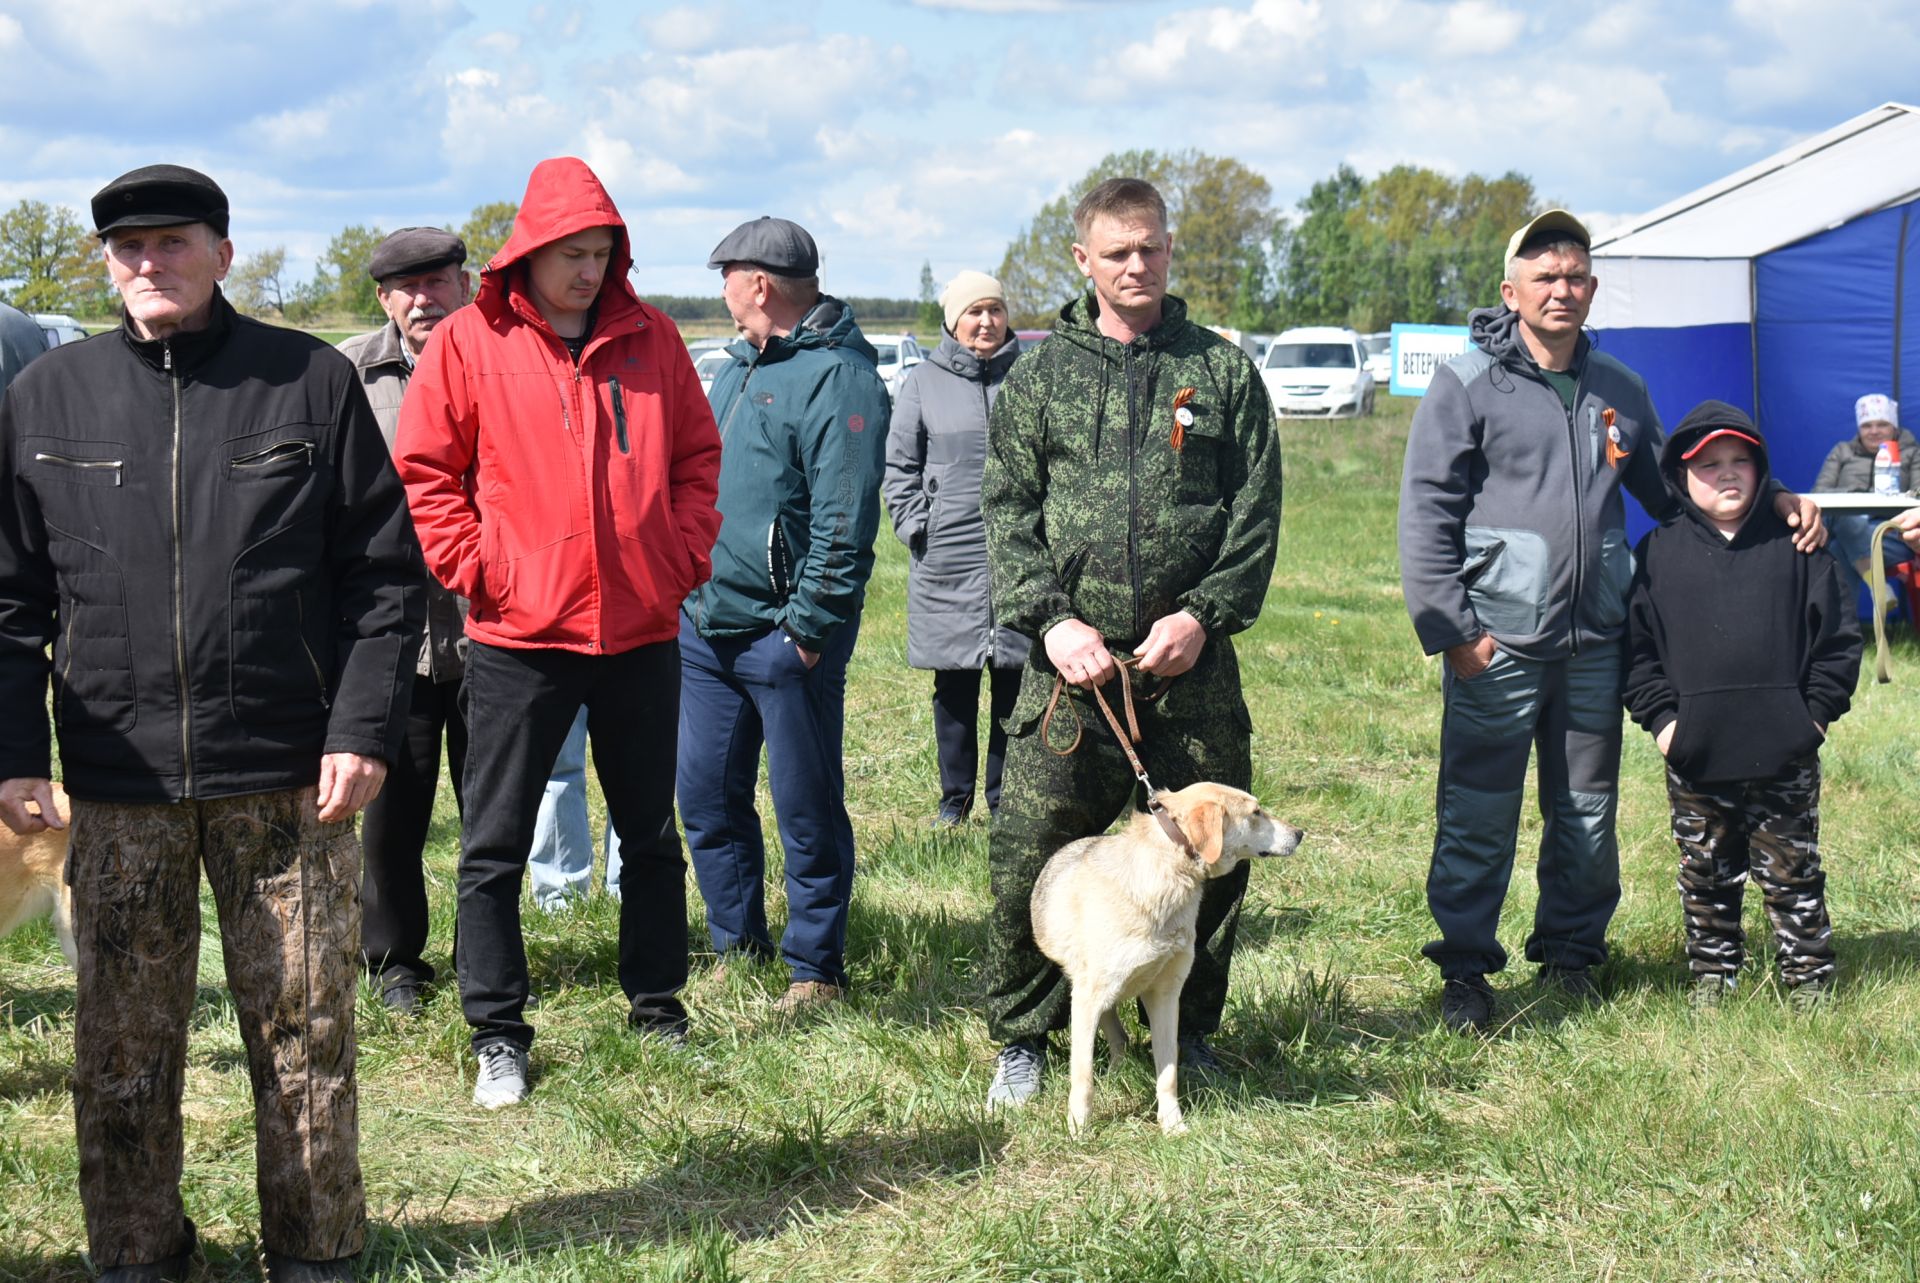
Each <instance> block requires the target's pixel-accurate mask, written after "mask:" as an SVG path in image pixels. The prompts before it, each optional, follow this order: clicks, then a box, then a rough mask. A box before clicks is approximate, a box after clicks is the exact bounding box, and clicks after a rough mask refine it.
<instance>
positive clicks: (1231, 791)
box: [1033, 784, 1300, 1134]
mask: <svg viewBox="0 0 1920 1283" xmlns="http://www.w3.org/2000/svg"><path fill="white" fill-rule="evenodd" d="M1154 801H1155V802H1156V803H1157V804H1158V805H1159V806H1161V807H1162V808H1164V809H1165V811H1166V812H1167V814H1168V815H1169V816H1171V817H1172V819H1173V821H1174V822H1175V824H1176V825H1178V827H1179V829H1180V830H1181V832H1182V833H1183V834H1184V835H1185V837H1186V840H1187V843H1188V845H1187V846H1186V847H1185V848H1184V849H1183V848H1182V847H1180V846H1179V845H1177V844H1176V843H1175V841H1174V839H1173V838H1172V836H1171V835H1170V834H1168V833H1167V832H1166V830H1165V829H1164V828H1163V827H1162V826H1161V824H1160V822H1159V821H1158V820H1157V819H1156V818H1154V816H1153V815H1152V814H1150V813H1149V814H1143V815H1137V816H1135V817H1134V819H1133V822H1132V823H1131V824H1130V825H1129V826H1128V827H1127V828H1126V829H1125V830H1124V831H1123V832H1120V833H1116V834H1114V835H1112V836H1110V837H1094V838H1081V839H1080V840H1079V841H1077V842H1069V843H1068V844H1067V845H1065V846H1063V847H1061V848H1060V849H1059V850H1058V851H1056V852H1055V853H1054V855H1053V858H1052V859H1050V860H1048V861H1047V865H1046V867H1045V868H1044V869H1042V870H1041V871H1040V879H1039V881H1037V882H1035V883H1034V886H1033V937H1034V941H1035V943H1037V944H1038V945H1039V946H1040V951H1041V952H1042V953H1044V954H1046V955H1047V956H1048V957H1049V958H1051V959H1053V960H1054V961H1055V962H1056V963H1058V964H1059V965H1060V970H1061V971H1062V972H1064V973H1065V974H1066V977H1067V979H1068V981H1069V982H1071V983H1072V985H1073V1057H1072V1091H1071V1093H1070V1094H1069V1096H1068V1099H1067V1125H1068V1126H1069V1127H1070V1128H1071V1129H1072V1130H1073V1131H1074V1132H1075V1133H1076V1134H1077V1133H1078V1132H1079V1131H1080V1130H1081V1128H1083V1127H1085V1126H1086V1122H1087V1112H1088V1110H1089V1108H1090V1107H1091V1105H1092V1102H1093V1034H1094V1029H1095V1027H1096V1026H1097V1027H1098V1028H1099V1030H1100V1032H1101V1033H1103V1034H1105V1035H1106V1039H1107V1049H1108V1052H1109V1053H1110V1055H1111V1056H1112V1059H1113V1063H1115V1064H1116V1065H1117V1064H1118V1063H1119V1062H1120V1059H1121V1057H1122V1056H1124V1055H1125V1054H1126V1049H1127V1039H1126V1034H1125V1033H1124V1032H1123V1031H1122V1030H1121V1027H1120V1019H1119V1017H1118V1016H1116V1015H1115V1014H1114V1008H1115V1007H1116V1006H1117V1005H1118V1004H1120V1003H1122V1002H1124V1001H1126V1000H1127V999H1128V998H1134V997H1138V998H1139V999H1141V1001H1142V1002H1144V1003H1145V1004H1146V1009H1147V1023H1148V1025H1149V1026H1150V1027H1151V1028H1152V1030H1153V1066H1154V1074H1155V1079H1156V1082H1155V1087H1156V1092H1157V1096H1158V1100H1159V1117H1160V1127H1161V1130H1162V1131H1164V1132H1167V1133H1169V1134H1174V1133H1178V1132H1182V1131H1185V1130H1186V1124H1185V1123H1184V1122H1182V1121H1181V1117H1180V1100H1179V1096H1178V1092H1177V1082H1176V1077H1177V1061H1178V1059H1179V1042H1178V1040H1179V1021H1180V989H1181V986H1182V985H1184V984H1185V983H1186V980H1187V972H1188V971H1190V970H1191V969H1192V968H1193V946H1194V923H1195V920H1196V919H1197V918H1198V917H1199V914H1200V891H1201V888H1202V886H1203V885H1204V884H1205V883H1206V881H1207V880H1208V879H1209V878H1217V877H1221V876H1222V875H1224V874H1226V873H1229V872H1231V871H1232V870H1233V869H1234V868H1236V867H1238V865H1239V863H1240V861H1241V860H1243V859H1246V858H1250V857H1253V856H1262V855H1291V854H1293V850H1294V848H1295V847H1297V846H1299V845H1300V830H1299V829H1296V828H1294V827H1292V826H1291V825H1287V824H1282V823H1281V822H1280V821H1278V820H1276V819H1274V818H1273V817H1272V816H1271V815H1268V814H1267V813H1266V811H1265V810H1263V809H1261V806H1260V802H1259V800H1258V799H1257V798H1255V797H1254V796H1253V795H1252V794H1250V793H1243V792H1241V791H1240V790H1239V789H1235V788H1228V787H1226V786H1225V785H1221V784H1195V785H1192V786H1190V787H1188V788H1184V789H1181V790H1180V791H1179V792H1177V793H1168V792H1165V791H1160V792H1156V793H1155V794H1154Z"/></svg>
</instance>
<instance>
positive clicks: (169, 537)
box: [0, 165, 422, 1283]
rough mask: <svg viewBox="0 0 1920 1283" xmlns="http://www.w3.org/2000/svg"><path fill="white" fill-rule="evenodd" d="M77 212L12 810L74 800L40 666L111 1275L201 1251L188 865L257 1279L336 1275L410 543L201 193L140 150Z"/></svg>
mask: <svg viewBox="0 0 1920 1283" xmlns="http://www.w3.org/2000/svg"><path fill="white" fill-rule="evenodd" d="M93 216H94V221H95V223H96V225H97V226H98V228H99V232H98V234H99V236H100V237H101V238H102V240H103V241H104V242H105V247H106V265H107V270H108V272H109V273H110V274H111V276H112V278H113V281H114V284H115V285H116V286H117V287H118V288H119V290H120V294H121V298H122V300H123V302H124V304H125V319H124V322H123V324H122V327H121V330H120V332H119V333H118V334H115V335H106V336H101V337H98V338H95V339H93V340H91V341H89V342H86V343H80V344H74V345H71V346H63V347H61V348H59V349H56V350H55V351H53V352H50V353H48V354H47V355H46V356H44V357H42V358H40V359H39V360H37V361H36V362H34V364H33V365H32V366H31V367H30V368H28V369H27V370H26V371H24V372H23V373H22V374H21V375H20V377H19V378H18V379H16V380H15V381H14V383H13V386H12V387H11V388H10V389H9V390H8V393H7V396H6V400H5V402H4V403H3V404H0V494H3V495H4V501H0V820H3V821H4V822H5V823H6V824H7V826H8V827H9V828H11V829H13V830H14V831H15V832H16V833H27V832H32V831H36V830H38V829H42V828H46V827H49V826H51V827H55V828H58V827H60V825H61V821H60V819H59V816H58V814H57V813H56V811H55V809H54V805H53V800H52V794H51V790H50V786H49V784H48V776H49V774H50V757H51V743H50V738H49V735H48V729H47V719H46V715H45V712H44V710H45V707H46V694H47V683H48V680H49V677H51V679H52V683H53V701H54V703H53V712H54V722H55V725H56V727H57V729H58V732H59V739H60V755H61V764H62V767H63V774H64V778H65V784H66V789H67V793H68V795H69V797H70V798H71V799H72V810H73V814H72V836H71V854H70V856H69V864H68V868H69V877H70V880H71V882H72V885H73V898H74V935H75V939H76V943H77V945H78V950H79V966H78V971H79V978H78V986H77V990H78V996H77V1003H76V1009H75V1015H74V1074H73V1084H74V1093H73V1094H74V1118H75V1123H76V1126H77V1129H78V1132H79V1148H80V1195H81V1202H82V1205H83V1206H84V1208H85V1211H86V1220H87V1236H88V1240H89V1243H90V1247H91V1252H92V1256H93V1260H94V1263H95V1264H96V1265H98V1266H100V1267H102V1268H103V1269H104V1270H105V1273H104V1274H103V1275H102V1276H101V1277H102V1278H104V1279H117V1280H122V1281H123V1283H124V1281H126V1280H147V1279H165V1278H176V1277H183V1276H184V1275H185V1273H186V1272H187V1271H188V1270H189V1269H190V1268H191V1256H192V1253H193V1249H194V1230H193V1223H192V1222H191V1221H189V1220H188V1219H187V1217H186V1214H185V1209H184V1207H183V1205H182V1203H181V1199H180V1174H181V1124H180V1098H181V1093H182V1089H183V1085H184V1079H185V1071H186V1044H187V1026H188V1020H189V1017H190V1015H191V1013H192V1010H193V998H194V979H195V964H196V954H197V952H198V947H199V939H200V923H199V918H200V914H199V869H200V867H201V866H202V865H203V864H204V866H205V867H206V870H207V880H208V881H209V882H210V883H211V884H212V887H213V892H214V898H215V902H216V903H217V905H218V908H219V917H220V936H221V943H222V946H223V951H224V954H225V961H226V971H227V981H228V984H229V986H230V988H231V989H232V992H233V1000H234V1006H235V1008H236V1009H237V1011H238V1013H239V1018H240V1030H241V1035H242V1038H243V1039H244V1041H245V1043H246V1048H247V1058H248V1062H249V1065H250V1067H251V1071H252V1078H253V1085H254V1127H255V1133H256V1137H257V1155H258V1164H259V1170H258V1182H259V1187H260V1210H261V1221H262V1224H261V1239H262V1241H263V1243H264V1245H265V1247H266V1251H267V1273H268V1277H269V1278H270V1279H274V1280H281V1281H286V1280H302V1281H305V1280H315V1279H334V1278H348V1277H350V1276H351V1267H350V1264H349V1262H348V1260H347V1258H349V1257H351V1256H353V1255H355V1254H357V1253H358V1252H359V1251H360V1248H361V1246H362V1243H363V1241H364V1238H365V1225H364V1222H365V1196H364V1192H363V1190H362V1186H361V1179H360V1166H359V1156H358V1137H359V1130H358V1122H357V1113H356V1095H355V1086H354V1036H353V1003H354V993H355V988H356V980H357V972H358V969H359V968H358V961H359V960H358V940H359V929H360V918H359V911H358V906H357V903H356V899H355V892H356V890H357V883H358V878H359V864H360V849H359V843H358V841H357V839H356V838H355V836H354V830H353V825H352V823H351V820H352V817H353V816H354V814H355V813H356V812H358V811H359V810H360V809H361V808H362V807H363V806H365V805H366V804H367V802H368V801H369V800H371V799H372V797H373V796H374V795H375V793H377V792H378V791H379V788H380V785H381V782H382V780H383V779H384V777H385V775H386V771H387V764H388V763H389V762H391V761H393V760H394V758H395V757H396V755H397V753H398V752H399V749H400V744H401V738H402V735H403V733H404V730H405V725H406V712H407V708H406V703H407V693H408V689H409V687H410V686H411V684H412V677H413V672H412V669H413V659H414V656H415V655H416V654H417V653H418V649H419V645H420V640H419V637H420V626H421V610H422V607H421V598H420V592H419V589H418V587H417V585H418V584H419V582H420V579H421V567H420V554H419V548H418V545H417V544H416V543H415V541H414V536H413V529H412V525H411V523H410V522H409V520H408V517H407V509H406V502H405V498H404V495H403V493H402V491H401V489H400V483H399V479H398V478H397V477H396V476H395V474H394V472H393V468H392V465H391V464H390V463H389V462H388V458H387V450H386V446H385V444H384V443H383V442H382V441H381V438H380V430H379V427H378V426H377V425H376V423H375V422H374V418H373V414H372V412H371V411H370V410H369V408H368V405H367V398H366V394H365V393H364V392H363V391H362V390H361V388H360V383H359V381H358V379H356V378H355V376H354V371H353V367H352V365H351V364H350V363H349V362H348V361H347V360H346V359H345V358H344V357H342V356H340V355H339V354H338V353H337V352H335V351H333V349H331V348H329V347H328V346H326V345H325V344H323V343H321V342H319V341H317V340H315V339H312V338H309V337H307V336H306V335H303V334H299V333H296V332H294V331H292V330H285V329H278V328H275V327H271V326H266V325H261V324H258V323H256V322H253V321H249V320H246V319H244V318H242V317H240V316H238V315H236V314H235V312H234V311H233V309H232V308H231V307H230V306H229V305H228V304H227V302H226V300H225V299H224V298H222V297H221V295H220V290H219V285H218V283H219V281H220V280H221V279H222V278H223V277H224V276H225V275H226V271H227V268H228V266H229V265H230V264H231V262H232V259H233V243H232V242H231V241H229V240H228V239H227V201H226V196H225V195H224V194H223V193H222V192H221V191H220V189H219V187H218V186H216V185H215V184H214V182H213V181H212V180H211V179H209V178H207V177H206V176H205V175H204V174H199V173H196V172H194V171H193V170H190V169H183V168H181V167H179V166H174V165H152V166H148V167H146V168H143V169H138V170H135V171H133V172H132V173H129V174H126V175H123V176H122V177H120V178H117V179H115V180H114V181H113V182H111V183H109V184H107V186H106V187H104V188H102V189H101V190H100V192H99V193H98V194H97V195H96V196H95V197H94V198H93ZM49 643H51V645H52V648H53V649H52V658H51V664H49V659H48V655H47V650H46V648H47V646H48V644H49Z"/></svg>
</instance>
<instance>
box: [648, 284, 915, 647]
mask: <svg viewBox="0 0 1920 1283" xmlns="http://www.w3.org/2000/svg"><path fill="white" fill-rule="evenodd" d="M727 351H728V352H729V353H730V354H731V355H732V356H733V361H732V363H731V364H729V365H728V366H727V367H726V368H725V369H723V370H721V371H720V373H719V375H718V376H716V377H715V379H714V380H713V389H712V391H710V392H709V393H708V400H710V401H711V402H712V403H713V417H714V419H715V421H716V422H718V423H719V425H720V504H719V506H720V518H721V520H720V537H719V540H718V541H717V542H716V543H715V544H714V546H713V578H711V579H709V580H708V581H707V582H706V583H705V584H703V585H701V586H700V587H699V588H697V589H695V590H694V592H693V593H692V595H690V596H689V597H688V598H687V602H686V611H687V615H688V617H689V618H690V619H692V621H693V626H694V628H695V629H697V630H698V631H699V633H700V635H701V636H703V637H741V636H750V635H752V634H754V633H759V632H764V631H765V630H766V629H767V628H769V627H778V628H780V629H781V630H782V631H783V632H785V633H786V634H787V635H788V636H789V637H791V638H793V640H794V641H795V642H797V643H799V644H800V645H802V646H805V647H806V648H807V649H808V650H819V649H821V648H823V647H824V646H825V645H826V642H827V639H828V638H829V637H831V636H833V634H834V631H835V630H836V629H838V628H839V627H840V625H842V624H844V623H846V622H848V621H849V620H851V619H852V618H853V617H854V616H855V615H857V614H859V612H860V604H861V602H862V600H863V599H864V598H865V596H866V589H867V576H868V575H869V574H871V573H872V571H873V536H874V532H875V531H876V530H878V529H879V526H880V474H881V471H882V465H883V462H884V459H885V455H886V449H887V388H886V384H884V383H882V382H881V381H880V375H879V373H878V371H877V370H875V368H874V364H875V353H874V350H873V346H872V344H870V343H868V342H867V340H866V339H865V338H864V337H863V336H862V335H861V333H860V326H859V325H858V324H857V323H856V322H855V321H854V318H853V310H852V309H851V308H849V307H848V306H847V305H846V304H845V303H843V302H841V301H840V300H839V299H837V298H832V297H828V296H822V297H821V299H820V301H819V303H817V304H816V305H815V306H814V308H813V310H812V311H810V312H808V313H807V315H806V317H805V318H804V319H802V320H801V322H800V324H799V325H798V326H797V327H795V329H794V331H793V333H791V334H786V335H776V336H774V337H773V338H770V339H768V340H767V345H766V347H765V348H764V349H762V350H760V351H755V350H754V348H753V345H752V344H750V343H748V342H747V341H746V340H745V339H742V340H740V341H739V342H737V343H734V344H733V345H732V346H731V347H729V348H728V349H727Z"/></svg>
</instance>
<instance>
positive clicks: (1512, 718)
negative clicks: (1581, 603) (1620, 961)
mask: <svg viewBox="0 0 1920 1283" xmlns="http://www.w3.org/2000/svg"><path fill="white" fill-rule="evenodd" d="M1620 679H1621V673H1620V644H1619V643H1618V642H1614V643H1608V644H1604V645H1597V646H1590V647H1588V648H1587V649H1586V650H1584V651H1581V652H1580V653H1579V654H1578V655H1574V656H1571V657H1569V658H1567V659H1561V660H1554V661H1552V662H1547V663H1542V662H1540V661H1538V660H1531V659H1518V658H1516V657H1514V656H1512V655H1509V654H1507V653H1506V652H1505V651H1496V652H1494V656H1493V662H1492V663H1491V664H1489V665H1488V666H1487V669H1486V671H1485V672H1483V673H1481V674H1479V675H1478V676H1477V677H1472V678H1468V679H1465V680H1462V679H1460V678H1458V677H1455V676H1454V675H1453V670H1452V669H1450V668H1447V667H1446V666H1445V664H1444V662H1443V664H1442V682H1443V690H1444V699H1445V705H1446V707H1445V712H1444V714H1443V716H1442V719H1441V723H1440V785H1439V789H1438V798H1437V807H1436V809H1437V810H1438V812H1439V814H1438V816H1437V824H1436V828H1437V830H1438V832H1437V833H1436V835H1435V837H1434V843H1433V863H1432V865H1431V866H1430V867H1429V869H1428V871H1427V907H1428V909H1429V910H1431V911H1432V913H1433V918H1434V922H1435V924H1436V925H1438V926H1439V928H1440V936H1441V938H1440V939H1438V940H1435V941H1433V942H1432V943H1431V944H1429V945H1427V946H1426V947H1425V948H1424V949H1422V950H1421V952H1422V953H1424V954H1426V956H1427V957H1429V958H1431V959H1433V961H1434V962H1436V963H1438V964H1439V966H1440V974H1441V975H1442V976H1444V977H1446V978H1447V979H1449V980H1452V979H1457V978H1460V977H1463V976H1474V975H1482V974H1484V973H1486V972H1489V971H1498V970H1500V969H1501V968H1502V967H1504V966H1506V965H1507V951H1506V950H1505V949H1504V948H1502V947H1501V945H1500V941H1499V939H1498V931H1499V926H1500V907H1501V905H1502V904H1504V903H1505V901H1506V898H1507V882H1508V879H1509V878H1511V876H1512V874H1513V856H1514V843H1515V839H1516V837H1517V834H1518V830H1519V827H1520V804H1521V794H1522V791H1523V789H1524V787H1525V785H1526V779H1527V758H1528V755H1529V751H1530V750H1531V751H1532V752H1534V753H1537V755H1538V759H1539V771H1540V788H1539V795H1540V819H1541V833H1540V858H1539V864H1538V866H1537V876H1538V878H1539V883H1540V898H1539V901H1538V903H1537V905H1536V907H1535V909H1534V916H1533V932H1532V934H1531V935H1529V936H1528V937H1527V944H1526V954H1527V958H1528V959H1529V960H1530V961H1533V962H1538V963H1543V964H1545V965H1547V966H1552V967H1565V968H1569V969H1572V968H1579V967H1590V966H1593V965H1595V964H1597V963H1600V962H1604V961H1606V957H1607V943H1606V939H1607V924H1608V923H1609V922H1611V921H1612V920H1613V911H1614V909H1615V908H1617V907H1618V906H1619V903H1620V849H1619V846H1618V845H1617V843H1616V839H1615V836H1614V810H1615V804H1616V802H1617V800H1618V793H1619V785H1620Z"/></svg>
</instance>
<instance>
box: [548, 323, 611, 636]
mask: <svg viewBox="0 0 1920 1283" xmlns="http://www.w3.org/2000/svg"><path fill="white" fill-rule="evenodd" d="M592 342H593V335H591V334H589V335H587V341H586V343H582V344H581V345H580V360H576V361H574V362H573V408H574V409H575V410H577V411H579V412H580V431H581V435H583V436H584V437H585V438H586V440H587V464H586V468H587V541H588V547H590V548H594V549H597V548H598V547H599V538H598V535H597V533H596V532H595V531H594V529H593V508H594V504H593V453H594V449H593V438H594V426H593V421H592V420H591V419H589V418H588V417H587V415H586V407H585V406H584V405H583V404H581V401H580V361H583V360H585V359H586V355H587V347H588V345H589V344H591V343H592ZM561 346H562V347H565V346H566V345H565V344H564V343H563V344H561ZM567 355H568V356H572V355H573V354H572V353H571V352H569V353H568V354H567ZM619 402H620V397H619V394H618V392H617V391H616V392H615V395H614V404H616V405H618V404H619ZM560 417H561V420H562V422H564V421H565V420H566V410H565V409H562V410H561V411H560ZM587 574H588V575H589V576H591V577H592V579H593V600H594V602H595V603H596V605H598V604H600V603H604V601H605V598H604V597H603V596H602V595H601V592H600V557H599V555H598V553H597V552H596V553H594V554H593V555H590V556H588V558H587ZM600 623H601V629H602V630H603V631H604V629H605V626H606V620H605V618H604V617H603V618H602V619H601V621H600ZM587 649H588V650H592V651H597V650H599V649H600V636H599V633H597V632H596V633H595V635H594V636H592V637H589V638H587Z"/></svg>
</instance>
